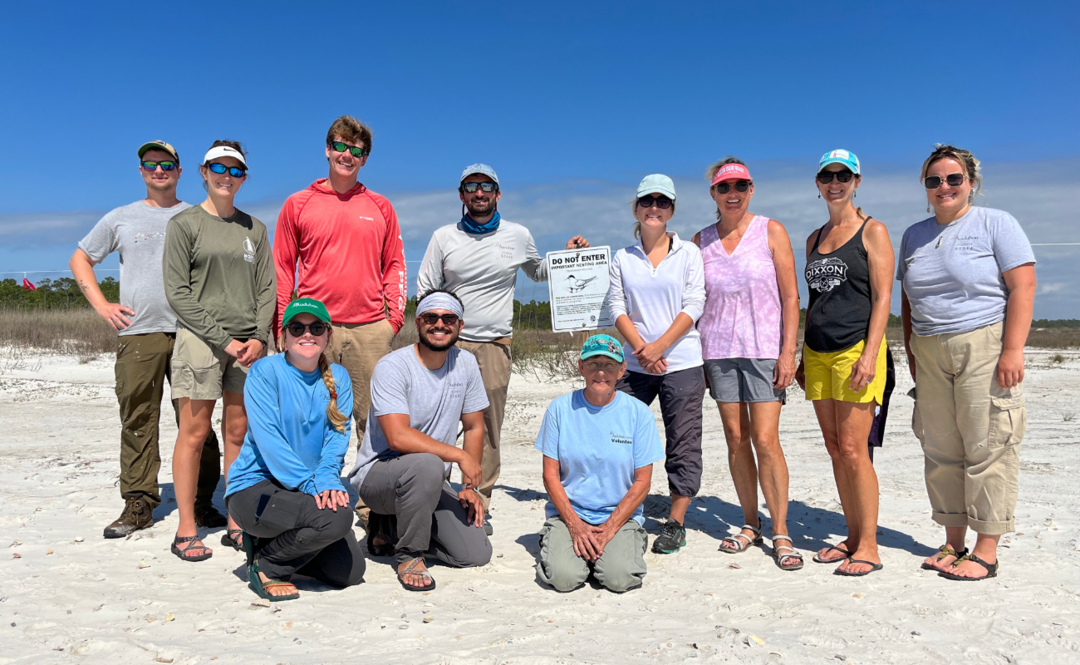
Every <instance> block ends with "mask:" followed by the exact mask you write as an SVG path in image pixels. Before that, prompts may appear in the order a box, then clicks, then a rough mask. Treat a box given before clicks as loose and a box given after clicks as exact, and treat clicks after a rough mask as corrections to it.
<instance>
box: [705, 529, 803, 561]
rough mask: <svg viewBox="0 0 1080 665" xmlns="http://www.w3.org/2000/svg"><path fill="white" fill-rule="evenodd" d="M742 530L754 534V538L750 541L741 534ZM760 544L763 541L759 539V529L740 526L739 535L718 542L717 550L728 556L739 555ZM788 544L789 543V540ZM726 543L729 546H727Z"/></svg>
mask: <svg viewBox="0 0 1080 665" xmlns="http://www.w3.org/2000/svg"><path fill="white" fill-rule="evenodd" d="M743 529H747V530H749V531H750V532H751V533H753V534H754V537H753V538H752V539H751V538H750V537H749V536H747V535H745V534H744V533H743V532H742V531H743ZM762 542H763V541H762V539H761V527H760V526H750V525H749V524H744V525H742V527H740V528H739V533H737V534H735V535H734V536H728V537H727V538H724V539H723V540H722V541H720V548H719V549H720V551H721V552H727V553H728V554H740V553H742V552H745V551H746V550H748V549H750V546H751V545H760V544H761V543H762ZM788 542H791V541H790V540H789V541H788ZM728 543H731V544H730V545H729V544H728Z"/></svg>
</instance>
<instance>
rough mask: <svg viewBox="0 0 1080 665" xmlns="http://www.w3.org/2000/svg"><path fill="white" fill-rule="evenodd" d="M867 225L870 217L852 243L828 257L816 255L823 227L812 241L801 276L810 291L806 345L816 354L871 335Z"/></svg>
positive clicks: (828, 351)
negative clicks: (865, 241) (866, 242)
mask: <svg viewBox="0 0 1080 665" xmlns="http://www.w3.org/2000/svg"><path fill="white" fill-rule="evenodd" d="M868 221H870V216H869V215H867V216H866V219H864V220H863V223H862V226H860V227H859V230H858V231H856V232H855V235H853V236H852V237H851V240H848V241H847V242H846V243H844V244H843V245H842V246H840V247H839V248H837V249H836V250H835V251H833V252H832V253H830V254H822V253H821V252H819V251H818V244H819V243H820V242H821V232H822V231H823V230H824V229H825V227H824V226H823V227H821V228H820V229H818V234H817V238H815V239H814V248H813V249H811V250H810V256H809V258H808V259H807V261H806V272H805V273H804V275H805V276H806V284H807V286H809V289H810V307H809V308H808V309H807V310H806V334H805V341H806V345H807V346H808V347H810V348H811V349H812V350H814V351H817V352H818V353H833V352H835V351H843V350H844V349H846V348H848V347H851V346H854V345H856V344H858V343H859V342H861V341H863V340H865V339H866V336H867V334H868V333H869V331H870V310H871V302H870V265H869V263H868V262H867V260H866V245H864V244H863V229H865V228H866V223H867V222H868Z"/></svg>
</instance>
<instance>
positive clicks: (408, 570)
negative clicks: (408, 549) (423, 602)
mask: <svg viewBox="0 0 1080 665" xmlns="http://www.w3.org/2000/svg"><path fill="white" fill-rule="evenodd" d="M421 563H424V557H416V558H415V559H413V560H412V561H410V562H409V565H407V566H405V570H400V571H398V573H397V578H398V582H400V583H401V586H402V587H403V588H404V589H405V590H406V591H431V590H432V589H434V588H435V580H434V579H433V578H432V577H431V573H429V572H428V571H426V570H413V569H414V568H416V566H418V565H419V564H421ZM406 575H420V576H422V577H423V578H424V580H425V581H426V582H427V584H425V585H424V586H413V585H411V584H409V583H407V582H406V581H405V576H406Z"/></svg>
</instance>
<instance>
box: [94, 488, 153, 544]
mask: <svg viewBox="0 0 1080 665" xmlns="http://www.w3.org/2000/svg"><path fill="white" fill-rule="evenodd" d="M153 523H154V509H153V508H151V507H150V504H149V503H147V502H146V499H142V498H130V499H128V500H127V503H125V504H124V512H122V513H120V518H119V519H117V520H116V521H115V522H113V523H112V524H110V525H109V526H107V527H105V537H106V538H125V537H127V536H129V535H131V534H132V533H133V532H135V531H138V530H139V529H145V528H146V527H148V526H150V525H151V524H153Z"/></svg>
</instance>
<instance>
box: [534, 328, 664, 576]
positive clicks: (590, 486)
mask: <svg viewBox="0 0 1080 665" xmlns="http://www.w3.org/2000/svg"><path fill="white" fill-rule="evenodd" d="M578 371H579V372H581V376H582V377H584V379H585V388H584V389H583V390H576V391H574V392H572V393H570V394H568V395H563V396H562V397H559V398H557V399H555V400H554V401H553V402H552V403H551V405H550V406H549V407H548V410H547V413H546V414H544V423H543V426H542V427H541V428H540V433H539V434H538V435H537V437H536V449H537V450H539V451H540V452H542V453H543V454H544V487H545V488H546V489H547V492H548V496H549V497H550V501H548V504H547V521H546V522H544V528H543V529H542V530H541V531H540V561H539V562H538V563H537V564H536V575H537V577H538V578H539V579H540V581H541V582H543V583H545V584H548V585H549V586H552V587H554V588H555V589H556V590H558V591H573V590H574V589H576V588H578V587H579V586H581V585H583V584H585V581H586V580H587V579H588V578H589V575H590V573H591V574H593V575H594V576H595V577H596V580H597V581H598V582H599V583H600V584H602V585H604V586H605V587H607V588H608V589H610V590H611V591H615V592H619V593H621V592H623V591H629V590H630V589H634V588H637V587H639V586H641V580H642V578H643V577H645V558H644V556H645V548H646V545H647V540H648V537H647V536H646V534H645V529H643V528H642V523H643V522H644V517H643V515H642V510H641V504H642V502H643V501H644V500H645V496H646V495H647V494H648V493H649V485H650V483H651V481H652V465H653V462H656V461H658V460H662V459H664V449H663V448H662V447H661V446H660V437H659V435H658V434H657V431H656V422H655V420H654V419H653V415H652V412H651V411H650V410H649V407H647V406H645V405H644V404H643V403H642V402H640V401H638V400H637V399H634V398H633V397H631V396H630V395H627V394H625V393H622V392H620V391H618V390H616V389H615V383H616V382H617V381H618V380H619V379H620V378H621V377H622V375H623V374H624V373H625V371H626V362H625V359H624V358H623V349H622V345H621V344H619V341H618V340H616V339H615V338H613V337H610V336H608V335H593V336H592V337H590V338H589V339H588V340H587V341H586V342H585V346H583V347H582V349H581V359H580V360H579V361H578Z"/></svg>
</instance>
